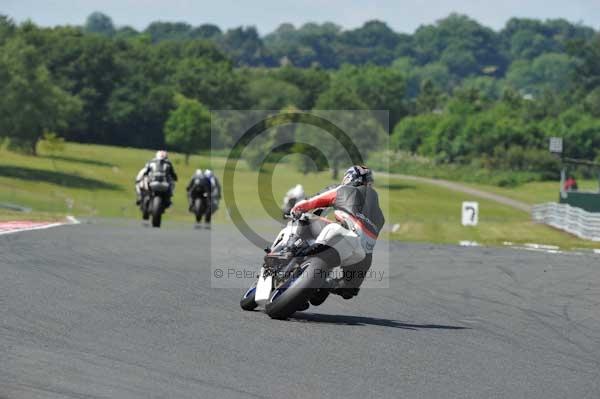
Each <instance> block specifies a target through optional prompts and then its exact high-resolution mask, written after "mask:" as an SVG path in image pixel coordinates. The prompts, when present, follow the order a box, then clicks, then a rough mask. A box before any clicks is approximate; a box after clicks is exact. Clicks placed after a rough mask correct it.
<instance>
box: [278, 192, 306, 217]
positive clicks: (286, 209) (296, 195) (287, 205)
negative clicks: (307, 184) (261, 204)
mask: <svg viewBox="0 0 600 399" xmlns="http://www.w3.org/2000/svg"><path fill="white" fill-rule="evenodd" d="M304 198H306V196H305V194H304V187H302V185H301V184H296V186H294V187H292V188H290V189H289V190H288V192H287V193H286V194H285V197H283V205H282V207H281V212H282V213H283V217H284V218H287V217H288V216H290V212H291V210H292V208H293V207H294V205H296V203H297V202H300V201H302V200H303V199H304Z"/></svg>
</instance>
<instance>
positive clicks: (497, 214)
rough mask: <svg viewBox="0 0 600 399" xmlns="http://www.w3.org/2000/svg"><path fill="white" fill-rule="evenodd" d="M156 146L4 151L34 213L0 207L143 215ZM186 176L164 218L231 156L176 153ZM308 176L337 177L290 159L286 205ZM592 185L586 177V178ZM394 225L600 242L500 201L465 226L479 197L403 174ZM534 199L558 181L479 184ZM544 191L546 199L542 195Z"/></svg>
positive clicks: (283, 179)
mask: <svg viewBox="0 0 600 399" xmlns="http://www.w3.org/2000/svg"><path fill="white" fill-rule="evenodd" d="M152 155H153V152H152V151H148V150H140V149H130V148H117V147H107V146H98V145H84V144H75V143H66V145H65V149H64V151H62V152H60V154H55V155H50V154H48V153H44V152H43V151H41V153H40V155H39V156H37V157H33V156H27V155H22V154H18V153H14V152H10V151H7V150H5V149H3V150H0V185H1V187H2V189H1V190H0V203H10V204H18V205H21V206H25V207H29V208H31V209H32V212H30V213H21V212H13V211H8V210H2V209H0V220H7V219H37V220H40V219H60V218H62V217H64V216H65V215H75V216H78V217H84V218H85V217H119V218H121V217H124V218H139V217H140V216H139V211H138V209H137V207H136V206H135V203H134V200H135V197H134V189H133V182H134V178H135V175H136V173H137V171H138V170H139V169H140V168H141V167H142V166H143V165H144V163H145V162H146V161H147V160H148V159H149V158H151V157H152ZM170 158H171V159H172V161H173V163H174V165H175V168H176V169H177V173H178V174H179V176H180V182H179V183H178V186H177V189H176V194H175V197H174V206H173V207H172V208H171V209H169V210H168V211H167V214H166V216H165V220H166V221H169V220H181V221H189V222H190V223H192V216H191V215H190V214H189V213H188V212H187V200H186V195H185V189H184V187H185V185H186V184H187V180H188V179H189V177H190V176H191V174H192V173H193V171H194V170H195V169H196V168H203V169H204V168H207V167H211V168H213V169H214V170H215V172H216V174H217V176H219V177H220V178H222V173H223V168H224V163H225V159H224V158H222V157H213V158H212V159H211V158H210V157H209V156H193V157H191V158H190V163H189V165H186V164H185V163H184V157H183V156H182V155H180V154H171V156H170ZM257 177H258V173H256V172H254V171H251V170H249V169H248V168H247V166H246V164H245V163H244V162H243V161H240V163H239V165H238V169H237V170H236V174H235V179H234V193H235V196H236V203H237V204H238V207H239V209H240V212H241V214H242V215H243V216H244V218H245V219H247V220H248V221H249V222H250V223H252V222H257V223H260V221H261V220H264V219H265V218H267V217H268V216H267V215H268V214H267V211H265V210H264V209H263V206H262V204H261V201H260V198H261V197H262V198H266V196H267V195H268V193H265V192H260V193H259V191H260V190H259V188H258V184H257ZM299 182H301V183H302V184H303V185H304V187H305V190H306V192H307V193H314V192H316V191H318V190H320V189H321V188H323V187H324V186H325V185H328V184H332V183H334V181H333V180H331V178H330V176H329V174H328V173H319V174H310V175H308V176H303V175H301V174H300V173H298V172H296V171H295V170H294V168H293V167H292V166H290V165H288V164H280V165H277V166H276V167H275V169H274V173H273V180H272V185H273V196H274V199H275V201H276V202H277V203H278V204H279V202H280V201H281V198H282V197H283V195H284V193H285V192H286V191H287V189H288V188H289V187H291V186H292V185H294V184H296V183H299ZM586 184H587V183H586ZM376 186H377V188H378V191H379V192H380V196H381V202H382V205H383V207H384V211H385V213H386V218H387V226H388V230H386V231H389V229H391V226H393V225H395V224H399V228H398V229H397V231H396V232H394V233H391V232H387V233H386V236H387V237H390V238H392V239H398V240H406V241H420V242H437V243H457V242H458V241H460V240H470V241H477V242H479V243H481V244H491V245H502V243H503V242H504V241H511V242H515V243H525V242H533V243H540V244H553V245H559V246H560V247H561V248H565V249H569V248H574V247H598V246H599V245H598V244H595V245H594V244H593V243H590V242H586V241H582V240H579V239H576V238H574V237H572V236H570V235H568V234H565V233H562V232H559V231H556V230H554V229H551V228H548V227H546V226H543V225H537V224H534V223H532V222H531V221H530V217H529V215H528V214H527V213H525V212H519V211H516V210H514V209H512V208H509V207H506V206H503V205H499V204H497V203H494V202H491V201H487V200H479V202H480V225H479V226H478V227H463V226H461V225H460V208H461V202H462V201H464V200H473V199H475V200H477V198H472V197H471V196H468V195H466V194H462V193H457V192H454V191H449V190H446V189H443V188H439V187H436V186H433V185H430V184H426V183H416V182H410V181H403V180H400V179H396V178H391V179H389V180H384V179H381V178H380V179H377V181H376ZM474 187H477V188H480V189H481V188H483V189H485V190H489V191H493V192H497V193H500V194H504V195H507V196H511V197H513V198H516V199H521V200H523V201H526V202H529V203H537V202H544V201H549V200H553V199H554V198H555V197H556V183H531V184H527V185H524V186H521V187H518V188H512V189H502V188H498V187H487V186H481V185H475V186H474ZM538 197H539V200H537V198H538ZM221 207H222V208H221V211H219V212H217V214H216V217H215V222H216V223H229V221H228V216H227V212H224V211H223V208H224V203H223V202H222V203H221Z"/></svg>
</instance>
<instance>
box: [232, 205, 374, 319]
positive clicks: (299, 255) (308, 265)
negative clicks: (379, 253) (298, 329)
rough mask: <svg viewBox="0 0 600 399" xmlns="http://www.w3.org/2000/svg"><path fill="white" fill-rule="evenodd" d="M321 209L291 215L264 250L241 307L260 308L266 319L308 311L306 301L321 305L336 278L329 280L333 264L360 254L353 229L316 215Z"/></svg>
mask: <svg viewBox="0 0 600 399" xmlns="http://www.w3.org/2000/svg"><path fill="white" fill-rule="evenodd" d="M321 212H322V209H319V210H315V211H314V212H312V213H310V212H309V213H304V214H302V215H301V216H300V217H298V218H291V217H290V218H291V220H290V221H289V222H288V224H287V226H286V227H284V228H283V230H281V232H280V233H279V234H278V235H277V238H276V239H275V241H274V242H273V244H272V245H271V247H270V248H267V249H265V252H267V254H266V255H265V257H264V264H263V266H262V267H261V269H260V274H259V276H258V280H257V282H256V283H255V284H253V285H252V287H250V288H249V289H248V291H246V293H245V294H244V296H243V297H242V299H241V301H240V306H241V307H242V309H244V310H254V309H255V308H257V307H259V306H260V307H262V308H264V310H265V312H266V313H267V314H268V315H269V316H270V317H271V318H273V319H285V318H287V317H289V316H291V315H292V314H293V313H294V312H296V311H302V310H306V309H308V307H309V303H310V304H312V305H313V306H318V305H321V304H322V303H323V302H325V300H326V299H327V297H328V296H329V293H330V292H331V291H332V290H334V289H336V288H337V287H338V284H339V282H340V280H341V279H335V278H333V273H332V271H333V270H334V269H335V267H336V266H337V265H340V266H341V268H342V270H343V268H344V266H347V265H351V264H354V263H356V262H357V261H358V260H360V259H363V258H364V256H365V254H364V250H363V248H362V247H361V246H360V245H359V246H358V248H357V247H356V233H354V232H353V231H352V230H348V229H345V228H343V227H342V226H341V225H340V224H338V223H335V222H331V221H329V220H328V219H325V218H324V217H321V216H320V213H321ZM349 236H352V237H349ZM350 238H351V239H350Z"/></svg>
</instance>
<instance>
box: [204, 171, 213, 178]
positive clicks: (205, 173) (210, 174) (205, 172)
mask: <svg viewBox="0 0 600 399" xmlns="http://www.w3.org/2000/svg"><path fill="white" fill-rule="evenodd" d="M204 176H206V177H208V178H210V177H213V172H212V170H210V169H206V170H205V171H204Z"/></svg>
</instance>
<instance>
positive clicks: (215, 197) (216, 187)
mask: <svg viewBox="0 0 600 399" xmlns="http://www.w3.org/2000/svg"><path fill="white" fill-rule="evenodd" d="M204 176H205V177H206V178H207V179H208V180H209V182H210V214H211V215H213V214H214V213H215V212H216V211H217V209H218V208H219V200H220V199H221V184H219V179H217V176H215V174H214V173H213V171H212V170H210V169H206V170H205V171H204Z"/></svg>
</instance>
